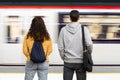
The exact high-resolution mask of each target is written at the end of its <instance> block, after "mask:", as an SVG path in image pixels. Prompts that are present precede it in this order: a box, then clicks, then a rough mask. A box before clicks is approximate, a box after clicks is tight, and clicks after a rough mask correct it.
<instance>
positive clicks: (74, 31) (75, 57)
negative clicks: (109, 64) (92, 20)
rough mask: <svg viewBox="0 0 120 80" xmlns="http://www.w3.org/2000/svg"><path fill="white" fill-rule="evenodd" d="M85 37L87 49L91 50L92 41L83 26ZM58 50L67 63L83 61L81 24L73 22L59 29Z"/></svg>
mask: <svg viewBox="0 0 120 80" xmlns="http://www.w3.org/2000/svg"><path fill="white" fill-rule="evenodd" d="M84 30H85V39H86V43H87V46H88V47H89V50H90V51H92V41H91V37H90V34H89V31H88V29H87V28H86V27H85V28H84ZM58 50H59V53H60V56H61V58H62V59H63V60H64V61H65V62H68V63H83V47H82V31H81V24H79V23H78V22H73V23H71V24H67V25H66V26H65V27H63V28H62V29H61V32H60V35H59V38H58Z"/></svg>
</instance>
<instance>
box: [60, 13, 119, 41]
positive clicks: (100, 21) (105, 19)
mask: <svg viewBox="0 0 120 80" xmlns="http://www.w3.org/2000/svg"><path fill="white" fill-rule="evenodd" d="M69 22H70V19H69V16H68V13H59V23H60V25H59V31H60V29H61V28H62V27H63V26H65V24H66V23H69ZM79 22H80V23H81V24H82V26H86V27H88V29H89V31H90V34H91V38H92V40H93V42H94V43H120V13H110V12H109V13H108V12H106V13H105V12H104V13H99V12H94V13H93V12H81V13H80V20H79Z"/></svg>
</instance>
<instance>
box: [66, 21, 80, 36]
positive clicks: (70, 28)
mask: <svg viewBox="0 0 120 80" xmlns="http://www.w3.org/2000/svg"><path fill="white" fill-rule="evenodd" d="M80 26H81V24H79V23H78V22H73V23H71V24H68V25H66V27H65V28H66V30H67V31H68V32H70V33H72V34H75V33H76V32H77V31H79V30H80V29H79V28H80Z"/></svg>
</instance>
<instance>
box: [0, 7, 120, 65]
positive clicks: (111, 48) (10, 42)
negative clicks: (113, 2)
mask: <svg viewBox="0 0 120 80" xmlns="http://www.w3.org/2000/svg"><path fill="white" fill-rule="evenodd" d="M72 9H76V10H79V11H80V20H79V22H80V23H81V24H82V25H83V26H86V27H88V29H89V31H90V33H91V38H92V40H93V43H94V45H93V53H92V56H93V61H94V65H120V7H119V8H112V7H110V8H108V7H106V6H104V7H102V8H96V7H94V6H93V7H89V6H88V7H82V6H76V7H70V6H69V7H63V6H61V7H60V6H55V7H48V6H47V7H46V6H36V7H34V6H33V7H32V6H28V7H26V6H25V7H24V6H21V7H20V6H4V7H1V6H0V65H24V64H25V61H26V59H25V56H24V55H23V52H22V44H23V38H24V36H25V35H26V34H27V31H28V30H29V27H30V23H31V20H32V19H33V17H34V16H42V17H43V19H44V21H45V25H46V26H47V29H48V32H49V33H50V36H51V38H52V41H53V52H52V54H51V55H50V65H62V64H63V61H62V60H61V58H60V55H59V52H58V48H57V39H58V36H59V32H60V30H61V28H62V27H63V26H64V25H66V24H67V23H69V22H70V19H69V16H68V14H69V12H70V11H71V10H72Z"/></svg>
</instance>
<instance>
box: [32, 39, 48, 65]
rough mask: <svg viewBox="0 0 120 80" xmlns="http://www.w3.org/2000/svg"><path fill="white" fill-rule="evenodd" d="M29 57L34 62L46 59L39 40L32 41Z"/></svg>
mask: <svg viewBox="0 0 120 80" xmlns="http://www.w3.org/2000/svg"><path fill="white" fill-rule="evenodd" d="M30 58H31V60H32V61H33V62H34V63H42V62H44V61H45V60H46V56H45V52H44V50H43V47H42V43H41V42H40V41H35V42H34V44H33V47H32V50H31V54H30Z"/></svg>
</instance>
